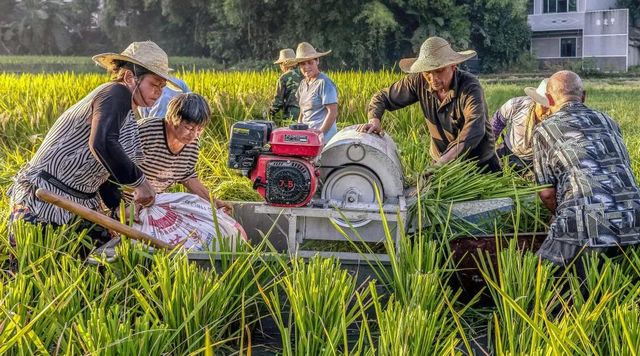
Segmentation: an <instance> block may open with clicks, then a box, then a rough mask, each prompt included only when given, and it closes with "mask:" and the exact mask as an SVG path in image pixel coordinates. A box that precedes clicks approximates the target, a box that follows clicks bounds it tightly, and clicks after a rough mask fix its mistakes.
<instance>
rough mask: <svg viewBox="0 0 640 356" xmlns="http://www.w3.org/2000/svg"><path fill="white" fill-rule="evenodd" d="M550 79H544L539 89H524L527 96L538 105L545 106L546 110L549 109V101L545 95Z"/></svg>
mask: <svg viewBox="0 0 640 356" xmlns="http://www.w3.org/2000/svg"><path fill="white" fill-rule="evenodd" d="M548 81H549V79H548V78H545V79H543V80H542V81H541V82H540V84H539V85H538V87H537V88H534V87H526V88H524V93H525V94H527V96H528V97H530V98H531V99H533V101H535V102H536V103H538V104H540V105H542V106H544V107H545V108H548V107H549V99H547V96H546V95H545V93H546V91H547V82H548Z"/></svg>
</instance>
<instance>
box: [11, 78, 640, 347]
mask: <svg viewBox="0 0 640 356" xmlns="http://www.w3.org/2000/svg"><path fill="white" fill-rule="evenodd" d="M178 76H179V77H181V78H182V79H184V80H185V81H186V82H187V83H189V85H190V87H191V88H192V89H193V90H194V91H196V92H198V93H200V94H202V95H204V96H205V97H206V98H207V99H208V100H209V102H210V104H211V107H212V112H213V117H212V121H211V123H210V124H209V126H208V127H207V129H206V132H205V135H204V137H203V138H202V140H201V147H202V150H201V156H200V161H199V165H198V173H199V176H200V177H201V178H202V180H203V182H204V183H205V184H206V185H207V186H208V187H209V188H210V189H211V190H212V192H214V194H215V195H216V196H217V197H220V198H223V199H228V200H258V199H259V196H257V195H256V194H255V192H253V191H252V190H251V186H250V184H249V182H248V181H247V180H245V179H243V178H241V177H239V176H238V175H237V174H236V173H235V172H233V171H232V170H230V169H229V168H227V166H226V158H227V148H226V144H227V140H228V134H229V127H230V125H231V124H232V123H233V122H235V121H238V120H245V119H252V118H262V117H263V113H264V112H265V111H267V108H268V104H269V102H270V99H271V95H272V93H273V90H274V85H275V82H276V78H277V73H275V72H205V71H200V72H182V73H179V74H178ZM329 76H330V77H331V78H332V79H333V80H334V82H335V83H336V85H337V87H338V89H339V98H340V107H339V119H338V125H339V127H344V126H348V125H351V124H355V123H362V122H365V121H366V108H367V104H368V101H369V98H370V97H371V95H372V94H373V93H374V92H375V91H376V90H378V89H380V88H382V87H384V86H386V85H388V84H390V83H392V82H393V81H394V80H396V79H398V78H400V77H401V75H400V74H398V73H395V72H391V71H384V72H337V73H329ZM106 80H107V77H106V75H101V74H74V73H57V74H0V83H2V85H0V128H1V130H0V216H2V219H0V266H2V270H3V272H2V273H0V280H1V282H2V283H0V354H9V355H32V354H53V355H76V354H78V355H84V354H90V355H128V354H147V355H159V354H209V355H211V354H214V353H217V354H241V355H244V354H247V355H250V354H252V353H254V352H255V353H277V354H285V355H308V354H313V355H316V354H323V355H324V354H331V355H333V354H371V355H374V354H380V355H407V354H411V355H425V354H434V355H438V354H480V355H482V354H495V355H520V354H529V355H539V354H553V355H556V354H562V355H565V354H572V355H574V354H575V355H592V354H621V355H638V354H640V322H639V320H640V309H639V307H638V305H639V302H640V249H627V250H626V251H625V252H626V253H625V255H623V256H619V257H616V258H613V259H607V258H600V259H595V258H589V259H587V260H586V261H585V262H584V265H585V266H586V267H585V273H584V275H585V278H584V279H583V280H581V279H579V278H578V277H577V275H576V274H575V273H573V272H572V271H568V272H563V271H560V270H558V269H557V268H556V267H554V266H553V265H551V264H549V263H547V262H545V261H540V260H539V259H538V258H537V257H536V256H535V255H533V254H531V253H529V252H526V251H522V250H521V248H520V247H519V246H518V245H517V244H516V243H515V240H513V241H510V242H506V243H505V244H503V246H502V249H501V250H500V251H499V252H498V255H497V258H496V261H497V264H492V263H490V258H489V257H488V256H487V255H486V254H483V253H478V254H474V256H473V258H474V259H475V260H476V261H477V263H478V265H480V269H481V274H482V276H483V277H484V279H485V280H486V281H487V287H486V289H485V290H484V295H483V296H482V297H481V296H470V297H466V298H463V296H462V290H461V289H460V288H459V286H456V284H455V283H452V282H454V280H455V278H456V274H455V270H456V268H457V267H458V266H457V264H456V262H457V261H455V260H454V259H453V258H452V251H451V250H450V249H449V247H448V244H447V243H446V242H447V241H448V240H450V239H452V238H454V237H455V234H456V233H455V231H453V229H448V228H443V227H448V226H449V220H448V218H447V214H446V212H445V213H443V212H442V211H443V210H446V209H445V208H444V207H443V206H446V205H443V204H445V203H446V201H453V200H457V199H465V198H475V197H478V196H479V197H483V196H486V195H483V194H487V195H490V196H491V194H490V193H496V192H498V193H500V194H502V196H514V195H518V194H519V195H527V192H526V191H518V192H515V191H514V190H513V188H512V186H506V185H507V184H509V183H511V184H513V180H510V179H507V180H505V181H502V180H500V179H490V182H487V181H482V180H472V183H474V184H478V185H480V186H482V187H483V188H482V189H480V193H478V192H477V191H476V193H474V194H479V195H475V196H468V195H467V193H470V192H469V189H465V187H466V188H468V185H469V184H470V183H469V182H470V180H463V181H461V180H460V179H457V180H456V179H455V178H459V177H457V176H456V175H457V174H460V173H456V174H454V177H451V176H448V175H447V174H453V173H451V172H454V173H455V169H457V170H458V171H464V170H465V169H468V167H464V166H461V167H458V168H451V171H450V172H447V171H441V172H438V174H439V176H438V177H440V179H439V180H436V181H437V182H439V183H438V185H434V186H432V187H431V188H429V192H431V193H432V194H436V196H437V197H439V199H435V200H434V199H431V197H430V198H429V199H428V200H425V201H424V204H422V205H421V209H422V212H424V213H425V214H426V215H427V216H430V218H432V219H433V218H434V217H437V218H438V219H440V220H441V223H440V224H439V228H433V229H425V230H423V231H421V232H420V233H418V234H417V235H413V236H403V237H402V238H401V241H400V243H399V244H398V245H396V244H394V242H393V240H392V237H391V233H390V232H389V231H387V230H385V231H381V234H382V235H384V236H385V237H386V239H385V242H384V248H385V249H386V251H387V252H388V254H389V256H390V259H391V261H390V264H389V267H383V266H382V265H381V264H378V263H376V262H372V263H371V266H370V268H371V269H372V271H374V273H373V274H372V277H371V278H370V279H367V280H362V279H359V278H357V276H354V275H352V274H351V273H349V272H348V270H347V269H346V268H345V267H344V266H342V265H341V264H340V263H339V262H338V261H336V260H333V259H324V258H319V257H316V258H313V259H310V260H308V261H303V260H299V259H293V260H290V259H289V258H288V257H285V256H281V255H279V254H277V253H274V252H273V251H272V249H271V248H270V246H269V244H268V242H266V241H265V242H263V243H262V244H260V245H254V246H249V245H244V246H243V247H242V248H241V251H239V252H237V253H235V254H232V253H230V251H222V252H221V253H220V256H219V257H220V258H219V259H217V260H214V258H213V257H214V256H212V257H211V261H210V264H211V268H208V269H205V268H203V267H201V266H199V265H197V264H195V263H192V262H189V261H188V259H187V256H186V254H185V253H182V252H177V251H176V252H173V253H170V252H163V251H154V252H151V251H149V250H147V249H146V248H144V247H143V246H141V245H139V244H137V245H136V244H132V243H130V242H128V241H124V242H123V243H122V244H121V245H120V246H119V247H118V257H117V258H116V259H115V261H101V260H98V263H97V264H87V263H85V262H84V261H83V260H81V259H78V258H77V257H76V256H77V255H78V252H79V251H80V250H81V249H83V246H84V244H86V243H87V239H88V237H87V236H86V233H85V232H76V231H73V229H71V228H69V227H63V228H60V229H58V230H55V231H54V230H48V231H47V232H46V233H43V232H42V231H40V230H39V229H35V228H33V227H30V226H28V225H25V224H18V225H17V226H16V240H17V243H18V245H19V246H22V247H24V248H20V249H18V250H15V249H13V248H12V247H11V245H10V244H9V243H8V241H7V229H8V226H7V219H6V217H7V216H8V198H7V196H6V191H7V189H8V188H9V186H10V184H11V178H12V177H13V176H14V175H15V173H16V172H17V171H18V169H19V168H20V167H21V165H23V164H24V163H26V162H27V161H28V160H29V158H30V157H31V156H32V155H33V153H34V152H35V150H36V149H37V147H38V146H39V145H40V143H41V142H42V139H43V137H44V135H45V134H46V132H47V130H48V129H49V127H50V126H51V125H52V124H53V122H54V121H55V119H56V118H57V117H58V116H59V115H60V114H61V113H62V112H63V111H64V110H66V109H67V108H68V107H70V106H71V105H73V104H74V103H75V102H76V101H77V100H79V99H80V98H82V97H83V96H84V95H86V94H87V93H88V92H89V91H91V90H92V89H93V88H94V87H96V86H97V85H99V84H100V83H102V82H104V81H106ZM536 82H537V79H535V80H531V81H529V82H518V83H507V82H504V83H503V82H500V83H499V82H495V81H491V82H485V85H484V88H485V95H486V99H487V102H488V105H489V111H490V113H493V112H494V111H495V110H496V109H497V108H498V107H499V105H501V104H502V103H503V102H505V101H506V100H507V99H509V98H511V97H513V96H518V95H522V94H523V92H522V88H523V87H524V86H527V85H535V84H536ZM587 84H588V85H587V89H588V95H587V103H588V104H589V105H590V106H592V107H594V108H597V109H600V110H603V111H605V112H607V113H608V114H610V115H611V116H612V117H613V118H614V119H615V120H616V121H617V122H618V123H619V124H620V126H621V128H622V132H623V135H624V137H625V141H626V143H627V146H628V149H629V151H630V154H631V157H632V167H633V169H634V172H635V174H636V177H640V161H639V160H640V151H639V150H640V125H638V124H637V122H636V120H637V116H638V113H640V101H639V100H638V98H639V97H640V84H639V83H637V82H624V81H620V80H619V81H608V82H607V81H589V82H587ZM280 123H282V122H280ZM422 123H423V118H422V114H421V112H420V110H419V108H418V107H417V106H414V107H411V108H407V109H404V110H400V111H396V112H394V113H387V114H386V115H385V118H384V119H383V125H384V127H385V129H386V131H387V132H389V133H390V134H391V135H392V136H393V137H394V138H395V140H396V142H397V144H398V146H399V148H400V150H401V153H400V155H401V159H402V161H403V167H404V170H405V172H404V173H405V176H406V177H407V178H408V180H409V181H412V182H417V181H418V177H419V173H420V172H422V171H423V170H424V168H425V167H426V166H427V165H428V164H429V158H428V150H429V147H428V142H429V141H428V137H427V136H426V133H425V127H424V125H423V124H422ZM465 172H467V173H466V174H468V175H471V174H473V172H468V171H465ZM483 189H484V190H483ZM474 191H475V190H474ZM483 192H485V193H483ZM531 194H532V193H531V192H529V194H528V195H531ZM523 201H527V200H526V199H525V200H523ZM528 201H529V202H530V204H531V206H523V207H522V210H521V212H522V213H518V214H514V215H509V216H506V217H502V218H503V220H500V221H499V222H498V223H497V224H495V225H492V226H490V227H485V228H487V229H491V230H493V231H495V232H496V233H497V234H498V235H501V234H502V233H507V232H513V231H515V232H527V231H532V230H536V231H544V229H545V227H546V225H545V224H546V222H547V221H548V220H547V219H548V216H547V215H545V213H544V211H543V209H541V208H540V207H539V206H538V205H536V204H535V203H531V199H529V200H528ZM442 202H445V203H442ZM9 254H14V255H15V256H16V257H15V260H14V261H12V263H13V264H15V266H14V268H13V270H14V271H11V270H10V269H9V260H8V256H9ZM487 301H488V302H487ZM269 325H271V327H270V328H269ZM267 329H269V330H267ZM265 333H266V334H265Z"/></svg>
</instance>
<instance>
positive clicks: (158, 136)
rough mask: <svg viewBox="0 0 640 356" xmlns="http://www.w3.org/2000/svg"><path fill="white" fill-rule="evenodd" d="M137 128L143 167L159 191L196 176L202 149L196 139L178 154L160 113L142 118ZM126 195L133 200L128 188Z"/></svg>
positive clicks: (128, 199)
mask: <svg viewBox="0 0 640 356" xmlns="http://www.w3.org/2000/svg"><path fill="white" fill-rule="evenodd" d="M138 131H139V133H140V141H141V143H142V151H143V154H144V159H143V160H142V162H140V169H142V171H143V172H144V174H145V176H146V177H147V180H148V181H149V183H151V185H152V186H153V188H154V189H155V191H156V193H163V192H165V191H166V190H167V189H168V188H169V187H170V186H171V185H173V184H175V183H184V182H186V181H188V180H189V179H191V178H195V177H197V174H196V163H197V162H198V154H199V153H200V146H199V144H198V142H197V141H195V142H192V143H190V144H188V145H185V146H184V147H183V148H182V150H181V151H180V152H178V153H177V154H176V153H173V152H171V150H170V149H169V145H168V142H167V130H166V125H165V121H164V119H163V118H159V117H158V118H155V117H154V118H146V119H143V120H141V121H139V122H138ZM124 198H125V200H127V201H131V199H132V196H131V195H130V194H129V193H126V192H125V193H124Z"/></svg>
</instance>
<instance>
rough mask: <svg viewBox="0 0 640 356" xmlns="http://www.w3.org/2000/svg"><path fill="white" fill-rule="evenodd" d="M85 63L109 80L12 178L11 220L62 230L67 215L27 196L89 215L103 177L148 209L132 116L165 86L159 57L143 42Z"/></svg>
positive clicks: (59, 123)
mask: <svg viewBox="0 0 640 356" xmlns="http://www.w3.org/2000/svg"><path fill="white" fill-rule="evenodd" d="M93 60H94V61H96V63H98V64H99V65H101V66H103V67H104V68H107V69H108V70H109V71H110V72H111V73H112V74H113V81H111V82H108V83H105V84H102V85H100V86H99V87H97V88H96V89H94V90H93V91H92V92H91V93H89V94H88V95H87V96H86V97H84V98H83V99H82V100H80V101H79V102H78V103H76V104H75V105H73V106H72V107H71V108H69V109H68V110H67V111H65V112H64V113H63V114H62V115H61V116H60V117H59V118H58V120H56V122H55V123H54V125H53V127H52V128H51V129H50V130H49V132H48V133H47V135H46V137H45V139H44V141H43V143H42V145H41V146H40V147H39V148H38V150H37V152H36V153H35V155H34V157H33V158H32V159H31V160H30V161H29V162H28V163H27V164H26V165H25V166H23V167H22V168H21V169H20V171H19V172H18V174H17V175H16V176H15V177H14V184H13V186H12V187H11V189H10V191H9V194H10V195H11V201H10V204H11V216H10V220H11V221H12V220H16V219H22V220H26V221H28V222H31V223H36V224H49V223H51V224H53V225H62V224H67V223H69V222H70V221H71V220H72V218H73V217H74V216H73V215H72V214H71V213H70V212H68V211H66V210H64V209H62V208H59V207H57V206H55V205H52V204H49V203H47V202H44V201H41V200H39V199H38V198H37V197H36V196H35V191H36V190H37V189H38V188H44V189H47V190H50V191H52V192H54V193H57V194H59V195H61V196H63V197H65V198H67V199H69V200H71V201H74V202H76V203H78V204H81V205H83V206H85V207H88V208H90V209H94V210H97V209H98V207H99V204H98V198H97V193H98V190H99V188H100V187H101V186H102V185H103V184H104V183H105V182H107V180H108V179H109V177H112V178H113V179H114V180H115V181H117V183H119V184H121V185H124V186H127V187H130V189H131V190H133V196H134V199H135V200H136V202H138V203H139V204H142V205H145V206H146V205H150V204H152V203H153V201H154V197H155V191H154V189H153V187H152V186H151V184H150V182H149V180H147V179H146V178H145V175H144V174H143V172H142V170H140V168H138V166H137V165H136V161H137V160H138V158H139V152H140V140H139V137H138V127H137V125H136V123H135V121H134V114H133V112H134V110H136V109H137V107H138V106H151V105H153V103H154V102H155V101H156V99H157V98H158V97H159V96H160V94H161V92H162V88H163V87H164V86H165V84H167V83H169V84H170V85H171V84H172V83H171V78H170V76H169V74H168V73H169V67H168V58H167V54H166V53H165V52H164V51H163V50H162V49H161V48H160V47H158V45H156V44H155V43H153V42H151V41H146V42H134V43H132V44H131V45H129V47H127V49H125V50H124V51H123V52H122V53H120V54H116V53H105V54H101V55H97V56H94V57H93ZM174 86H175V85H174ZM98 239H104V236H100V237H98Z"/></svg>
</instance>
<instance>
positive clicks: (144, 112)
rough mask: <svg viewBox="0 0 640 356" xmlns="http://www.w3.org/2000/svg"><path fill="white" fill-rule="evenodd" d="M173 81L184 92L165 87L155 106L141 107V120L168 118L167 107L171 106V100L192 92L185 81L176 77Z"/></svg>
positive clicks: (139, 109) (139, 111) (139, 110)
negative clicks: (181, 94)
mask: <svg viewBox="0 0 640 356" xmlns="http://www.w3.org/2000/svg"><path fill="white" fill-rule="evenodd" d="M172 79H173V82H174V83H176V84H177V85H178V86H179V87H180V89H182V92H180V91H176V90H173V89H171V88H169V87H164V89H162V95H160V98H158V100H156V102H155V104H153V106H150V107H142V106H141V107H139V108H138V113H139V114H140V116H141V118H143V119H144V118H147V117H165V116H167V107H168V106H169V101H171V99H173V97H174V96H176V95H178V94H180V93H190V92H191V90H190V89H189V86H188V85H187V83H185V82H184V81H183V80H181V79H178V78H176V77H172Z"/></svg>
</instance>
